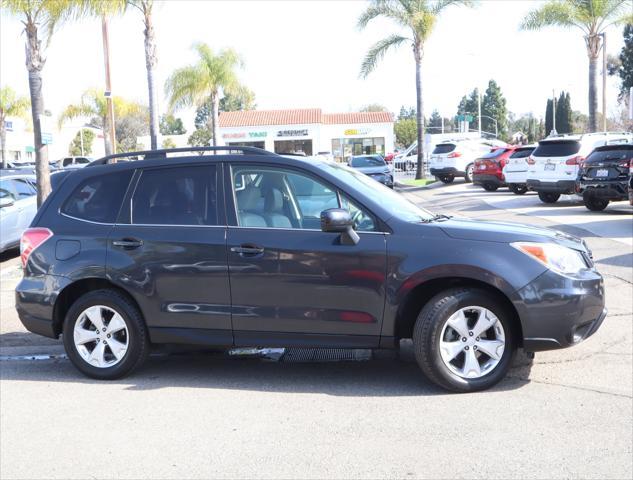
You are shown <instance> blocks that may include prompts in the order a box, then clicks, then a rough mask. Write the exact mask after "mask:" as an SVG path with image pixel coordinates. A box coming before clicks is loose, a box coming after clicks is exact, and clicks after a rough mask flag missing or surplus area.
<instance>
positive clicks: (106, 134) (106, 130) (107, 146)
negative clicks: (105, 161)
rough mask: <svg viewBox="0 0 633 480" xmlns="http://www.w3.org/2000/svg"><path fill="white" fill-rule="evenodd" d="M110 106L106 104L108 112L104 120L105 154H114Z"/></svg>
mask: <svg viewBox="0 0 633 480" xmlns="http://www.w3.org/2000/svg"><path fill="white" fill-rule="evenodd" d="M107 109H108V107H107V106H106V114H105V117H103V118H102V120H103V149H104V150H105V155H106V156H108V155H112V142H111V141H110V120H109V119H108V110H107Z"/></svg>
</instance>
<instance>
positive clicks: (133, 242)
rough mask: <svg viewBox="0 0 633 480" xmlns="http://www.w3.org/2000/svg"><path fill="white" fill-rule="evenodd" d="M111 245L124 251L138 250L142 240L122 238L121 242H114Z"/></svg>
mask: <svg viewBox="0 0 633 480" xmlns="http://www.w3.org/2000/svg"><path fill="white" fill-rule="evenodd" d="M112 245H114V246H115V247H122V248H125V249H132V248H138V247H140V246H142V245H143V240H137V239H134V238H124V239H122V240H114V241H113V242H112Z"/></svg>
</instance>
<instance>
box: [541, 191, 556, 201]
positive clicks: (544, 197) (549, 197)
mask: <svg viewBox="0 0 633 480" xmlns="http://www.w3.org/2000/svg"><path fill="white" fill-rule="evenodd" d="M538 198H540V199H541V202H543V203H556V202H557V201H558V199H559V198H560V193H551V192H538Z"/></svg>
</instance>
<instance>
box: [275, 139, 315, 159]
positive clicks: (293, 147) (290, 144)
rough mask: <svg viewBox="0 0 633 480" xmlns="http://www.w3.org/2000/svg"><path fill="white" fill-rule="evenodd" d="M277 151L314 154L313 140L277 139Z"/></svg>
mask: <svg viewBox="0 0 633 480" xmlns="http://www.w3.org/2000/svg"><path fill="white" fill-rule="evenodd" d="M275 153H282V154H283V153H305V154H306V155H307V156H310V155H312V140H275Z"/></svg>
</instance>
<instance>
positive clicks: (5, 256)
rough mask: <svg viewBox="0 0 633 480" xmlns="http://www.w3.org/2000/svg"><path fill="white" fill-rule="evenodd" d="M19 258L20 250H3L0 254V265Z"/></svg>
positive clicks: (16, 248)
mask: <svg viewBox="0 0 633 480" xmlns="http://www.w3.org/2000/svg"><path fill="white" fill-rule="evenodd" d="M19 256H20V249H19V248H18V247H15V248H10V249H9V250H5V251H4V252H2V253H0V263H2V262H6V261H7V260H11V259H13V258H15V257H19Z"/></svg>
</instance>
